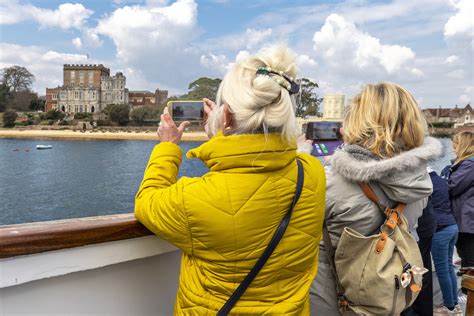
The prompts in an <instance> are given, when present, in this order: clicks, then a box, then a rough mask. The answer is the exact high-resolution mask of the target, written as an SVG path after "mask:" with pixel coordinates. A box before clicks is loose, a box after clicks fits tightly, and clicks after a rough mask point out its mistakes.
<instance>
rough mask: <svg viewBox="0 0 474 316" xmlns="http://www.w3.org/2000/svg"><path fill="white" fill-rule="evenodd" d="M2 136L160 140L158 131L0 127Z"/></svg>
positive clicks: (201, 137) (202, 137)
mask: <svg viewBox="0 0 474 316" xmlns="http://www.w3.org/2000/svg"><path fill="white" fill-rule="evenodd" d="M2 138H30V139H55V140H57V139H63V140H154V141H158V136H157V135H156V132H148V133H147V132H142V131H140V132H123V131H117V132H110V131H84V132H83V131H74V130H26V129H25V130H19V129H0V139H2ZM208 139H209V138H208V137H207V134H206V133H204V132H188V133H186V132H185V133H183V137H182V140H183V141H199V142H203V141H207V140H208Z"/></svg>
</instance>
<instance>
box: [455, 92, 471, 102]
mask: <svg viewBox="0 0 474 316" xmlns="http://www.w3.org/2000/svg"><path fill="white" fill-rule="evenodd" d="M458 100H459V102H461V104H467V103H469V102H471V99H470V98H469V96H468V95H466V94H462V95H460V96H459V99H458Z"/></svg>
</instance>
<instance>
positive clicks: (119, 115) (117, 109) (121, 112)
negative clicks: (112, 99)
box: [104, 104, 130, 126]
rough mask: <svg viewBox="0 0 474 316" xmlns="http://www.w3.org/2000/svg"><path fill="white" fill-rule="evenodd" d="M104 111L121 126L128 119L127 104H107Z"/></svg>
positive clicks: (128, 109)
mask: <svg viewBox="0 0 474 316" xmlns="http://www.w3.org/2000/svg"><path fill="white" fill-rule="evenodd" d="M104 113H105V114H107V115H108V116H109V118H110V120H111V121H112V122H115V123H118V124H119V125H121V126H123V125H126V124H127V123H128V121H129V116H130V107H129V106H128V104H108V105H107V106H106V107H105V109H104Z"/></svg>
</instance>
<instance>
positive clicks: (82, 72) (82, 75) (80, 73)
mask: <svg viewBox="0 0 474 316" xmlns="http://www.w3.org/2000/svg"><path fill="white" fill-rule="evenodd" d="M79 83H84V71H81V72H79Z"/></svg>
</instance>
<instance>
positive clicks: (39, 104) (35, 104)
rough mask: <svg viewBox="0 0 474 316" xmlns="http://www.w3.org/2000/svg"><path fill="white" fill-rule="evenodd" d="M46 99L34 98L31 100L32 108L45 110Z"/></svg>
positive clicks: (33, 109)
mask: <svg viewBox="0 0 474 316" xmlns="http://www.w3.org/2000/svg"><path fill="white" fill-rule="evenodd" d="M45 103H46V101H45V100H42V99H33V100H31V101H30V110H32V111H44V104H45Z"/></svg>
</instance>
